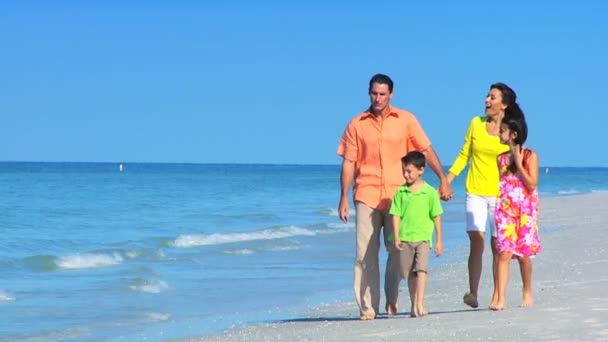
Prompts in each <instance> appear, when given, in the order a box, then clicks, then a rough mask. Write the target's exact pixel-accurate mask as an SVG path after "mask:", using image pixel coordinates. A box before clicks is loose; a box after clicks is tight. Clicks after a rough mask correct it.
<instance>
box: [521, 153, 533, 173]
mask: <svg viewBox="0 0 608 342" xmlns="http://www.w3.org/2000/svg"><path fill="white" fill-rule="evenodd" d="M532 153H533V151H532V150H531V149H529V148H527V147H524V160H523V162H522V164H523V166H524V169H526V171H530V170H529V169H528V164H529V162H528V161H529V160H530V156H531V155H532Z"/></svg>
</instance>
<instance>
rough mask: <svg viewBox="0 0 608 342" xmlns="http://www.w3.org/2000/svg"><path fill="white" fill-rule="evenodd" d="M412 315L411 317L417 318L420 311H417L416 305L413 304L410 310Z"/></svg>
mask: <svg viewBox="0 0 608 342" xmlns="http://www.w3.org/2000/svg"><path fill="white" fill-rule="evenodd" d="M410 317H411V318H416V317H418V311H416V307H415V306H414V305H412V309H411V311H410Z"/></svg>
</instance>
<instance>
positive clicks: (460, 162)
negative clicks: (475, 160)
mask: <svg viewBox="0 0 608 342" xmlns="http://www.w3.org/2000/svg"><path fill="white" fill-rule="evenodd" d="M475 120H477V117H475V118H473V120H471V123H470V124H469V128H467V132H466V134H465V135H464V143H463V144H462V147H461V148H460V152H459V153H458V156H457V157H456V159H454V162H453V163H452V167H450V170H449V172H450V173H452V174H454V175H455V176H458V175H459V174H460V173H461V172H462V170H464V168H465V167H466V166H467V163H468V162H469V159H470V158H471V142H472V140H473V133H474V129H473V128H474V126H475Z"/></svg>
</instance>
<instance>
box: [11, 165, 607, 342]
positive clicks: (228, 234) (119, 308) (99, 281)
mask: <svg viewBox="0 0 608 342" xmlns="http://www.w3.org/2000/svg"><path fill="white" fill-rule="evenodd" d="M339 171H340V169H339V166H336V165H326V166H322V165H316V166H315V165H241V164H230V165H228V164H152V163H142V164H137V163H124V169H123V170H122V171H120V169H119V164H117V163H34V162H2V163H0V192H1V195H0V232H1V234H0V274H2V276H1V277H0V316H1V317H2V319H0V341H144V340H145V341H167V340H172V339H178V338H181V337H188V336H201V335H207V334H213V333H218V332H221V331H223V330H226V329H229V328H234V327H239V326H242V325H246V324H251V323H258V322H267V321H277V320H288V319H297V318H302V317H305V316H306V315H308V314H309V313H310V312H311V310H313V309H314V308H316V307H322V306H325V305H331V304H335V303H339V302H344V301H353V300H354V299H353V294H352V272H353V271H352V267H353V260H354V246H355V241H354V224H353V223H352V220H353V219H354V216H352V217H351V222H350V223H347V224H344V223H342V222H340V220H339V219H338V215H337V211H336V206H337V203H338V194H339ZM425 177H426V180H427V181H428V182H429V183H431V184H432V185H437V180H436V178H435V177H434V175H433V174H432V172H427V173H426V174H425ZM464 178H465V177H464V173H463V175H461V176H460V177H459V178H457V180H456V181H455V182H454V184H453V187H454V190H455V198H454V200H452V201H450V202H447V203H445V202H444V211H445V214H444V216H443V231H444V255H443V256H442V257H440V258H432V262H431V267H432V266H433V265H434V264H438V263H448V262H453V261H461V260H462V258H463V257H466V253H464V251H465V250H466V246H467V238H466V234H465V233H464V228H463V222H464V213H463V206H464V204H463V203H464ZM539 190H540V193H541V197H542V196H568V195H571V194H581V193H589V192H595V191H608V168H565V167H551V168H548V169H545V168H544V167H543V168H542V169H541V173H540V181H539ZM541 210H542V207H541ZM351 211H352V210H351ZM352 213H353V214H354V211H352ZM546 228H548V229H551V227H546ZM543 229H545V227H543V226H542V222H541V234H542V232H543ZM541 238H542V235H541ZM382 268H383V267H382ZM431 281H432V279H429V282H431ZM402 286H405V284H402ZM353 315H354V317H356V315H357V312H353Z"/></svg>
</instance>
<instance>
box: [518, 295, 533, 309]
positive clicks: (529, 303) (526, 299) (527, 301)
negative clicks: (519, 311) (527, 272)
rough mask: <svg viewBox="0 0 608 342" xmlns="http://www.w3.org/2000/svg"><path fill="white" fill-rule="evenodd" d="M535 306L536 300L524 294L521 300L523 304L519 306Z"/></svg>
mask: <svg viewBox="0 0 608 342" xmlns="http://www.w3.org/2000/svg"><path fill="white" fill-rule="evenodd" d="M533 304H534V300H533V299H532V294H531V293H525V292H524V294H523V296H522V298H521V304H519V306H521V307H524V308H528V307H531V306H532V305H533Z"/></svg>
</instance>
